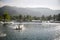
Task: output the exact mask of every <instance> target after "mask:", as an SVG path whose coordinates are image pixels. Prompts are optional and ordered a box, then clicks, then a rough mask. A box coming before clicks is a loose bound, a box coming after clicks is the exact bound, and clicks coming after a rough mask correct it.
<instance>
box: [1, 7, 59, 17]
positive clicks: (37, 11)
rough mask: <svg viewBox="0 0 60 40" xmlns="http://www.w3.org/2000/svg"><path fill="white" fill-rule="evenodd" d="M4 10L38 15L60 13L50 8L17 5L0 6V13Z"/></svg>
mask: <svg viewBox="0 0 60 40" xmlns="http://www.w3.org/2000/svg"><path fill="white" fill-rule="evenodd" d="M4 11H8V12H9V14H10V15H19V14H22V15H31V16H37V17H40V16H42V15H45V16H48V15H54V14H58V13H60V10H51V9H49V8H18V7H10V6H4V7H1V8H0V15H2V14H3V13H4Z"/></svg>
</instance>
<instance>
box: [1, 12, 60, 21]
mask: <svg viewBox="0 0 60 40" xmlns="http://www.w3.org/2000/svg"><path fill="white" fill-rule="evenodd" d="M12 20H16V21H32V20H41V21H45V20H46V21H50V20H54V21H60V13H59V14H57V15H53V16H51V15H49V16H44V15H42V16H41V17H36V16H30V15H22V14H20V15H18V16H11V15H9V13H8V12H7V11H5V12H4V14H3V15H1V16H0V21H12Z"/></svg>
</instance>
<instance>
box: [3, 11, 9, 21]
mask: <svg viewBox="0 0 60 40" xmlns="http://www.w3.org/2000/svg"><path fill="white" fill-rule="evenodd" d="M3 19H4V20H3V21H10V15H9V14H8V12H7V11H5V12H4V14H3Z"/></svg>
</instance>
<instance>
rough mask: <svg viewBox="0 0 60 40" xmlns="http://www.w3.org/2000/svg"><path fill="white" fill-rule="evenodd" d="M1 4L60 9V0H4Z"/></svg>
mask: <svg viewBox="0 0 60 40" xmlns="http://www.w3.org/2000/svg"><path fill="white" fill-rule="evenodd" d="M0 4H1V5H9V6H16V7H33V8H35V7H46V8H51V9H60V8H59V7H60V6H59V5H60V0H2V3H0Z"/></svg>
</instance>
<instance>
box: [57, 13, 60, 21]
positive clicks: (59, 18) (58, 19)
mask: <svg viewBox="0 0 60 40" xmlns="http://www.w3.org/2000/svg"><path fill="white" fill-rule="evenodd" d="M57 21H60V13H59V14H58V15H57Z"/></svg>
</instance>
